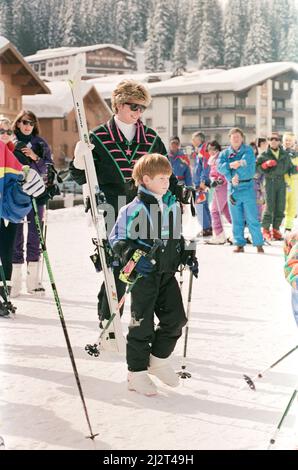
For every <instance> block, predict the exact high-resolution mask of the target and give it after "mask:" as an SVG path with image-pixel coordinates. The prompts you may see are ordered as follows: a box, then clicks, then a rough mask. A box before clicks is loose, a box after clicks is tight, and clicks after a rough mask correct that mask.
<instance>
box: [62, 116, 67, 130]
mask: <svg viewBox="0 0 298 470" xmlns="http://www.w3.org/2000/svg"><path fill="white" fill-rule="evenodd" d="M61 130H62V131H67V130H68V122H67V119H62V121H61Z"/></svg>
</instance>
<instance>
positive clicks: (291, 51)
mask: <svg viewBox="0 0 298 470" xmlns="http://www.w3.org/2000/svg"><path fill="white" fill-rule="evenodd" d="M297 22H298V10H297V8H296V5H295V4H294V3H293V2H292V3H291V4H290V11H289V28H288V31H287V37H286V43H285V47H283V50H282V51H281V57H280V58H281V59H282V60H285V61H290V62H298V34H297Z"/></svg>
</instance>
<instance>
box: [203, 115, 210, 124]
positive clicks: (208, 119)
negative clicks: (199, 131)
mask: <svg viewBox="0 0 298 470" xmlns="http://www.w3.org/2000/svg"><path fill="white" fill-rule="evenodd" d="M203 124H204V126H210V124H211V118H210V117H209V116H208V117H207V116H205V117H204V118H203Z"/></svg>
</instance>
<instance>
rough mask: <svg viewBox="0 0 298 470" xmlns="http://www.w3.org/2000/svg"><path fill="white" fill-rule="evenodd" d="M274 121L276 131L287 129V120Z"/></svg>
mask: <svg viewBox="0 0 298 470" xmlns="http://www.w3.org/2000/svg"><path fill="white" fill-rule="evenodd" d="M272 121H273V127H274V128H275V129H279V130H284V129H285V127H286V125H285V124H286V123H285V118H279V117H278V118H274V119H272Z"/></svg>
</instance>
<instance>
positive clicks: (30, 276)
mask: <svg viewBox="0 0 298 470" xmlns="http://www.w3.org/2000/svg"><path fill="white" fill-rule="evenodd" d="M39 267H40V264H39V261H29V263H28V265H27V280H26V284H27V292H28V293H29V294H34V295H36V296H42V295H44V294H45V290H44V288H43V286H42V285H41V282H40V280H39Z"/></svg>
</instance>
